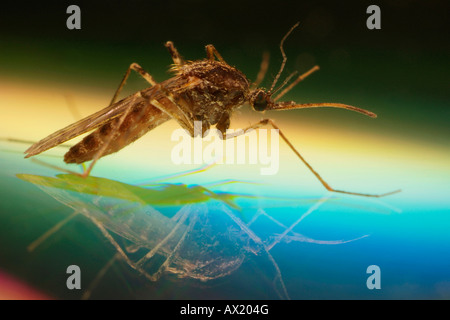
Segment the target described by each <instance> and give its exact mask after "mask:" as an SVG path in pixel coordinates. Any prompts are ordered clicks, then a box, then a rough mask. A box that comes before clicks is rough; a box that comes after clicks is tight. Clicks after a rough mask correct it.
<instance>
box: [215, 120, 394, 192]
mask: <svg viewBox="0 0 450 320" xmlns="http://www.w3.org/2000/svg"><path fill="white" fill-rule="evenodd" d="M265 125H270V126H272V127H273V128H274V129H277V130H278V132H279V135H280V136H281V138H283V140H284V142H286V144H287V145H288V146H289V148H291V150H292V151H293V152H294V153H295V154H296V155H297V157H298V158H299V159H300V160H301V161H302V162H303V163H304V164H305V165H306V166H307V167H308V169H309V170H310V171H311V172H312V173H313V174H314V175H315V176H316V178H317V179H318V180H319V181H320V183H321V184H322V185H323V186H324V187H325V188H326V189H327V190H328V191H332V192H338V193H345V194H351V195H356V196H363V197H375V198H379V197H384V196H387V195H391V194H394V193H397V192H400V190H396V191H392V192H387V193H383V194H366V193H359V192H349V191H343V190H336V189H333V188H332V187H331V186H330V185H329V184H328V183H327V182H326V181H325V180H324V179H323V178H322V177H321V176H320V175H319V173H317V171H315V170H314V169H313V167H312V166H311V165H310V164H309V163H308V162H307V161H306V160H305V158H303V156H302V155H301V154H300V153H299V152H298V151H297V149H295V147H294V146H293V145H292V143H291V142H290V141H289V140H288V138H287V137H286V136H285V135H284V133H283V132H282V131H281V130H280V128H279V127H278V126H277V125H276V124H275V123H274V121H273V120H271V119H263V120H261V121H259V122H257V123H255V124H254V125H251V126H249V127H247V128H246V129H243V130H240V131H237V132H235V133H233V134H230V135H225V136H224V138H225V139H228V138H234V137H237V136H240V135H242V134H244V133H246V131H247V130H251V129H257V128H260V127H262V126H265Z"/></svg>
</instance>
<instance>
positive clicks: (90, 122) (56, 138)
mask: <svg viewBox="0 0 450 320" xmlns="http://www.w3.org/2000/svg"><path fill="white" fill-rule="evenodd" d="M133 99H134V95H131V96H129V97H127V98H124V99H123V100H121V101H119V102H116V103H114V104H112V105H110V106H108V107H106V108H104V109H102V110H100V111H98V112H96V113H94V114H91V115H90V116H88V117H86V118H84V119H81V120H80V121H77V122H75V123H73V124H71V125H69V126H67V127H65V128H63V129H61V130H58V131H56V132H55V133H53V134H51V135H49V136H48V137H46V138H44V139H42V140H41V141H38V142H36V143H35V144H33V145H32V146H31V147H30V148H28V149H27V150H26V151H25V153H26V156H25V158H29V157H31V156H34V155H37V154H39V153H41V152H44V151H46V150H48V149H51V148H53V147H55V146H57V145H59V144H61V143H64V142H66V141H68V140H70V139H73V138H75V137H77V136H79V135H81V134H83V133H86V132H88V131H91V130H93V129H96V128H98V127H100V126H101V125H103V124H105V123H106V122H108V121H111V120H112V119H114V118H116V117H118V116H120V115H121V114H123V113H124V112H125V111H126V110H127V108H129V107H130V103H131V102H132V101H133ZM134 101H136V100H135V99H134Z"/></svg>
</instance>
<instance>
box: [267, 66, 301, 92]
mask: <svg viewBox="0 0 450 320" xmlns="http://www.w3.org/2000/svg"><path fill="white" fill-rule="evenodd" d="M297 73H298V72H297V71H294V72H292V73H291V74H290V75H288V76H287V78H286V79H285V80H284V81H283V83H282V84H281V85H280V86H279V87H278V88H276V89H275V90H273V92H272V94H274V93H275V92H277V91H279V90H281V89H282V88H283V87H284V86H285V85H286V84H287V83H288V82H289V81H290V80H291V79H292V77H293V76H295V75H296V74H297Z"/></svg>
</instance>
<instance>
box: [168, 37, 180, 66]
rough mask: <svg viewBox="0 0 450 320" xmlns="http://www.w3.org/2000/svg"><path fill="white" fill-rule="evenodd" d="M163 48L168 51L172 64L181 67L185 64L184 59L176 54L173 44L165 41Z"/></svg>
mask: <svg viewBox="0 0 450 320" xmlns="http://www.w3.org/2000/svg"><path fill="white" fill-rule="evenodd" d="M165 46H166V48H167V49H168V50H169V53H170V55H171V56H172V60H173V63H175V64H176V65H177V66H182V65H183V64H184V63H185V62H184V59H183V57H181V55H180V54H179V53H178V50H177V49H176V48H175V46H174V45H173V42H172V41H167V42H166V44H165Z"/></svg>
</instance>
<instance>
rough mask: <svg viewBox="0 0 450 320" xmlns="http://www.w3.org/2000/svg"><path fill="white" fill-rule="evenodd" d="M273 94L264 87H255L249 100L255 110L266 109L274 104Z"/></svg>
mask: <svg viewBox="0 0 450 320" xmlns="http://www.w3.org/2000/svg"><path fill="white" fill-rule="evenodd" d="M271 96H272V95H271V94H270V93H269V92H267V91H266V90H264V89H261V88H259V89H255V90H253V91H252V92H250V95H249V102H250V105H251V106H252V108H253V109H254V110H255V111H264V110H267V109H269V108H270V106H272V105H273V101H272V99H271Z"/></svg>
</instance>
